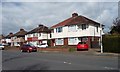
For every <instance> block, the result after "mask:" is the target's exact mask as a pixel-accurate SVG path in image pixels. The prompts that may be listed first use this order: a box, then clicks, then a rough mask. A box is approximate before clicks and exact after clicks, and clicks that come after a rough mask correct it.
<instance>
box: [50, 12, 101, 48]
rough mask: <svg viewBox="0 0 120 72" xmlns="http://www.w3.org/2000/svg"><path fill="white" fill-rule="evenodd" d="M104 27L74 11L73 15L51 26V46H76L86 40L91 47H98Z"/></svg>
mask: <svg viewBox="0 0 120 72" xmlns="http://www.w3.org/2000/svg"><path fill="white" fill-rule="evenodd" d="M102 29H103V25H102V26H101V25H100V23H98V22H96V21H93V20H91V19H89V18H87V17H85V16H82V15H78V14H77V13H73V14H72V17H70V18H68V19H66V20H64V21H62V22H60V23H58V24H56V25H53V26H52V27H51V46H63V45H64V46H74V45H77V44H78V42H82V41H84V42H86V43H87V44H88V45H89V47H98V46H99V42H100V33H101V31H102V34H103V30H102Z"/></svg>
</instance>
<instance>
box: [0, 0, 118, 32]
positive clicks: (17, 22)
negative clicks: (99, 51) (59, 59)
mask: <svg viewBox="0 0 120 72" xmlns="http://www.w3.org/2000/svg"><path fill="white" fill-rule="evenodd" d="M5 1H7V0H5ZM5 1H4V2H2V3H0V5H2V6H0V10H1V11H0V13H1V14H2V17H0V19H1V20H2V26H0V27H2V33H3V34H8V33H10V32H13V33H16V32H18V31H19V29H20V28H24V29H25V30H27V31H30V30H32V29H33V28H35V27H37V26H38V25H39V24H44V25H45V26H48V27H50V26H52V25H55V24H57V23H59V22H61V21H63V20H65V19H67V18H69V17H71V14H72V13H74V12H76V13H78V14H79V15H83V16H85V17H88V18H90V19H93V20H95V21H97V22H99V23H102V24H104V25H105V29H104V31H105V32H108V31H109V28H110V27H111V25H112V22H113V19H115V18H116V17H118V2H5ZM1 8H2V9H1Z"/></svg>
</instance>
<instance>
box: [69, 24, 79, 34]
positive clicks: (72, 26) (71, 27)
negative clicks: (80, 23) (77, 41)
mask: <svg viewBox="0 0 120 72" xmlns="http://www.w3.org/2000/svg"><path fill="white" fill-rule="evenodd" d="M76 31H77V30H76V25H71V26H68V32H76Z"/></svg>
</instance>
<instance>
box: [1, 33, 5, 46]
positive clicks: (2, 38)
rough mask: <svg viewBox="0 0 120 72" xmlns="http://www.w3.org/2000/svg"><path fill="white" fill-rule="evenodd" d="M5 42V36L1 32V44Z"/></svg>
mask: <svg viewBox="0 0 120 72" xmlns="http://www.w3.org/2000/svg"><path fill="white" fill-rule="evenodd" d="M3 43H5V40H4V36H3V35H2V34H1V35H0V44H3Z"/></svg>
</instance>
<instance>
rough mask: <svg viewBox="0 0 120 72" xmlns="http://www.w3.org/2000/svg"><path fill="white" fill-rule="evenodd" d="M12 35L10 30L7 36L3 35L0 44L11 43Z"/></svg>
mask: <svg viewBox="0 0 120 72" xmlns="http://www.w3.org/2000/svg"><path fill="white" fill-rule="evenodd" d="M12 36H13V33H12V32H10V33H9V34H8V35H7V36H4V37H3V38H2V40H1V41H2V44H3V45H11V37H12Z"/></svg>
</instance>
